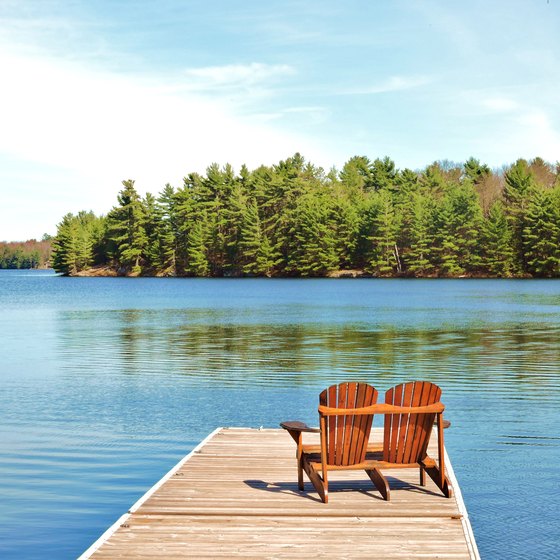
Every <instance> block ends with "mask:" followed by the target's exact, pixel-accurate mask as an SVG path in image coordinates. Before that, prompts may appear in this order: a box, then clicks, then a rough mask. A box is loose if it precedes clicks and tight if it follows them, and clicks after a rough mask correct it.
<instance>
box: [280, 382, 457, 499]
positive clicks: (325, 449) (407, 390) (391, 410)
mask: <svg viewBox="0 0 560 560" xmlns="http://www.w3.org/2000/svg"><path fill="white" fill-rule="evenodd" d="M440 396H441V389H440V388H439V387H438V386H437V385H434V384H433V383H428V382H423V381H413V382H410V383H403V384H401V385H397V386H396V387H393V388H392V389H389V390H388V391H387V392H386V393H385V404H376V402H377V391H376V390H375V389H374V388H373V387H371V386H370V385H367V384H364V383H341V384H340V385H333V386H331V387H329V388H328V389H325V390H324V391H323V392H322V393H321V394H320V396H319V422H320V428H319V429H316V428H310V427H309V426H307V425H305V424H303V423H302V422H283V423H282V424H280V425H281V426H282V427H283V428H284V429H286V430H287V431H288V432H289V433H290V435H291V436H292V438H293V439H294V440H295V441H296V444H297V452H296V456H297V461H298V487H299V489H300V490H303V489H304V486H303V471H305V472H306V473H307V475H308V477H309V480H311V482H312V484H313V486H314V487H315V489H316V490H317V492H318V493H319V496H320V497H321V499H322V500H323V502H324V503H327V502H328V471H330V470H364V471H365V472H366V473H367V475H368V476H369V478H370V479H371V481H372V482H373V484H374V485H375V487H376V488H377V490H378V491H379V492H380V493H381V495H382V496H383V498H384V499H385V500H390V488H389V483H388V481H387V479H386V478H385V476H384V475H383V474H382V473H381V469H383V470H384V469H394V468H399V469H402V468H418V469H420V484H421V485H424V484H425V482H426V477H425V475H426V473H427V474H428V475H429V476H430V478H431V479H432V480H433V481H434V482H435V483H436V485H437V486H438V488H439V489H440V490H441V491H442V492H443V494H444V495H445V496H446V497H451V487H450V485H449V482H448V480H447V478H446V476H445V465H444V444H443V427H444V422H443V410H444V408H445V407H444V405H443V404H442V403H441V402H440V401H439V398H440ZM374 414H384V415H385V423H384V426H385V428H384V436H383V445H382V446H381V445H375V444H371V443H368V441H369V435H370V431H371V425H372V422H373V416H374ZM434 420H436V421H437V426H438V463H436V461H434V460H433V459H432V458H431V457H429V456H428V454H427V448H428V443H429V439H430V435H431V433H432V428H433V425H434ZM304 432H318V433H319V434H320V439H321V444H320V445H319V446H316V445H315V446H308V445H303V443H302V433H304Z"/></svg>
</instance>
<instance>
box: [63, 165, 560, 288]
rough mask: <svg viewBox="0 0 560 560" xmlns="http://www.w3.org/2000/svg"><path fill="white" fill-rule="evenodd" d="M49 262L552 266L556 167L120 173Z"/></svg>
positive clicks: (259, 269) (161, 267) (227, 266)
mask: <svg viewBox="0 0 560 560" xmlns="http://www.w3.org/2000/svg"><path fill="white" fill-rule="evenodd" d="M52 266H53V267H54V268H55V270H56V271H57V272H59V273H62V274H65V275H75V274H78V273H80V272H81V271H87V270H88V269H90V268H91V267H96V266H97V267H101V266H105V267H108V269H110V270H112V271H113V272H114V273H115V274H119V275H127V276H196V277H223V276H304V277H307V276H330V275H344V271H351V272H352V273H355V274H356V273H357V274H365V275H370V276H375V277H397V276H398V277H401V276H402V277H505V278H508V277H509V278H512V277H558V276H560V165H559V164H556V165H552V164H550V163H548V162H546V161H544V160H543V159H542V158H535V159H533V160H529V161H528V160H524V159H519V160H517V161H516V162H515V163H514V164H512V165H508V166H504V167H503V168H501V169H499V170H492V169H490V168H489V167H488V166H487V165H485V164H483V163H481V162H480V161H479V160H477V159H475V158H470V159H469V160H468V161H466V162H465V163H464V164H458V163H453V162H449V161H447V160H444V161H439V162H435V163H433V164H431V165H429V166H427V167H426V168H425V169H423V170H411V169H398V168H397V167H396V164H395V162H394V161H392V160H391V159H390V158H389V157H385V158H377V159H375V160H373V161H372V160H370V159H368V158H367V157H365V156H356V157H353V158H351V159H350V160H349V161H347V162H346V163H345V164H344V166H343V167H342V169H341V170H336V169H334V168H333V169H331V170H330V171H328V172H327V171H325V170H324V169H323V168H321V167H316V166H314V165H313V164H312V163H310V162H308V161H306V160H305V159H304V158H303V157H302V156H301V155H300V154H295V155H294V156H293V157H290V158H288V159H286V160H285V161H280V162H279V163H278V164H276V165H273V166H260V167H258V168H256V169H254V170H252V171H250V170H249V169H247V167H246V166H243V167H242V168H241V169H240V171H239V173H235V172H234V170H233V168H232V167H231V166H230V165H225V166H220V165H218V164H212V165H211V166H209V167H208V169H207V170H206V172H205V174H204V175H201V174H198V173H190V174H189V175H187V176H186V177H185V178H184V180H183V184H182V185H180V186H179V187H173V186H171V185H170V184H167V185H165V187H164V188H163V189H162V191H161V192H160V193H159V194H158V195H157V196H154V195H152V194H150V193H147V194H146V195H145V196H144V197H142V196H140V194H139V193H138V192H137V190H136V188H135V185H134V181H133V180H127V181H123V183H122V189H121V190H120V192H119V193H118V195H117V203H116V204H115V206H114V207H113V208H112V209H111V210H109V211H108V213H107V214H106V215H104V216H96V215H95V214H93V213H92V212H88V211H81V212H79V213H77V214H72V213H69V214H66V215H65V216H64V217H63V218H62V221H61V222H60V224H58V230H57V234H56V237H55V239H54V241H53V256H52Z"/></svg>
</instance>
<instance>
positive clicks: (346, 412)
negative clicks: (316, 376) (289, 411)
mask: <svg viewBox="0 0 560 560" xmlns="http://www.w3.org/2000/svg"><path fill="white" fill-rule="evenodd" d="M377 395H378V392H377V390H376V389H375V388H374V387H372V386H371V385H368V384H367V383H340V385H331V386H330V387H329V388H327V389H325V390H324V391H323V392H322V393H321V394H320V395H319V422H320V429H316V428H310V427H309V426H307V425H306V424H304V423H302V422H283V423H281V424H280V426H281V427H282V428H284V429H286V430H288V432H289V434H290V435H291V436H292V438H293V439H294V440H295V442H296V444H297V451H296V457H297V466H298V487H299V489H300V490H303V489H304V486H303V471H305V472H306V473H307V476H308V477H309V480H310V481H311V483H312V484H313V486H314V487H315V490H317V492H318V493H319V496H321V499H322V500H323V502H325V503H327V502H328V499H329V482H328V476H327V473H328V471H329V470H340V469H355V468H361V467H360V466H359V465H361V464H362V462H363V461H364V459H365V456H366V452H368V451H370V452H372V451H375V450H376V449H381V447H380V446H377V447H376V448H374V447H372V446H369V449H368V442H369V434H370V431H371V424H372V421H373V414H361V415H357V414H356V411H359V410H364V409H368V408H369V407H371V406H372V405H374V404H375V403H376V402H377ZM322 409H325V410H329V411H330V410H335V411H337V414H322V413H321V410H322ZM303 432H315V433H317V432H318V433H320V434H321V444H320V445H319V446H317V445H303V443H302V433H303Z"/></svg>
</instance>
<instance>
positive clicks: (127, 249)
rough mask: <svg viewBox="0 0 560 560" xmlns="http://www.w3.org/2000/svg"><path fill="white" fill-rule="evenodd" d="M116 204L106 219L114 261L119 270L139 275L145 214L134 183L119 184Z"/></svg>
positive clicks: (142, 257)
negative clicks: (113, 248) (113, 249)
mask: <svg viewBox="0 0 560 560" xmlns="http://www.w3.org/2000/svg"><path fill="white" fill-rule="evenodd" d="M122 184H123V187H124V188H123V189H122V190H121V191H120V192H119V195H118V197H117V200H118V202H119V206H115V207H113V209H112V210H111V211H110V212H109V214H108V215H107V222H108V231H109V234H110V235H111V238H112V240H113V241H114V243H115V245H116V254H115V257H116V259H117V261H118V263H119V266H120V267H123V268H124V269H125V270H126V271H130V272H131V274H133V275H138V274H140V273H141V272H142V266H141V265H142V263H143V261H144V257H145V255H144V251H145V249H146V245H147V243H148V238H147V236H146V231H145V229H144V226H145V220H146V218H145V211H144V206H143V204H142V200H141V199H140V196H139V195H138V193H137V192H136V189H135V188H134V181H131V180H129V181H123V183H122Z"/></svg>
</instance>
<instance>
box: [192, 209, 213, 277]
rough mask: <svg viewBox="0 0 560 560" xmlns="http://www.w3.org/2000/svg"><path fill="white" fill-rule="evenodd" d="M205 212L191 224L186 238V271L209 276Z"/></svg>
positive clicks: (194, 274)
mask: <svg viewBox="0 0 560 560" xmlns="http://www.w3.org/2000/svg"><path fill="white" fill-rule="evenodd" d="M206 218H207V216H206V213H202V214H201V216H200V219H198V220H197V221H196V222H195V223H194V224H192V226H191V228H190V231H189V236H188V240H187V247H186V252H187V266H186V272H187V273H189V274H191V275H193V276H209V275H210V265H209V262H208V249H207V239H208V235H207V228H206V223H207V222H206Z"/></svg>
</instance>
